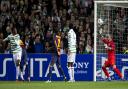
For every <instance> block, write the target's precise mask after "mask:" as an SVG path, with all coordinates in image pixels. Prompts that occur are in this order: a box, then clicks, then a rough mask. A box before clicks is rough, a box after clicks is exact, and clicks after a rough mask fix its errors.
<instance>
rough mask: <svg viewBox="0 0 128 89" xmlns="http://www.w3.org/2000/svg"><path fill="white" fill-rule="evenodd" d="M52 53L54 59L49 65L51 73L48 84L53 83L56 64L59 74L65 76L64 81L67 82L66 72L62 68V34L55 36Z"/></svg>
mask: <svg viewBox="0 0 128 89" xmlns="http://www.w3.org/2000/svg"><path fill="white" fill-rule="evenodd" d="M50 46H51V47H50V52H51V54H52V59H51V62H50V65H49V73H48V77H49V80H48V81H47V82H51V77H52V68H53V65H54V64H55V63H56V65H57V67H58V69H59V72H60V73H61V74H62V75H63V77H64V80H65V81H66V76H65V74H64V71H63V69H62V67H61V63H60V54H61V53H60V50H61V36H60V32H57V33H55V34H54V36H53V41H52V42H51V45H50Z"/></svg>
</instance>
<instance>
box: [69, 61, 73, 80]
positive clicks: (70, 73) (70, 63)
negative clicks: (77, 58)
mask: <svg viewBox="0 0 128 89" xmlns="http://www.w3.org/2000/svg"><path fill="white" fill-rule="evenodd" d="M71 65H72V62H68V74H69V81H72V80H73V78H72V68H71Z"/></svg>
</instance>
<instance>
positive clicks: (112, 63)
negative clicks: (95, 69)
mask: <svg viewBox="0 0 128 89" xmlns="http://www.w3.org/2000/svg"><path fill="white" fill-rule="evenodd" d="M113 65H115V58H112V59H108V60H107V61H105V66H107V67H109V66H113Z"/></svg>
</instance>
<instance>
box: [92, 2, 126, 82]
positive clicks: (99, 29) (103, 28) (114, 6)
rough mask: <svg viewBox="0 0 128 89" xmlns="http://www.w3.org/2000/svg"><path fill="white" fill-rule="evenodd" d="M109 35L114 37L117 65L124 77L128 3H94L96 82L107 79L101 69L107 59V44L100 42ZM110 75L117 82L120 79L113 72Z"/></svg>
mask: <svg viewBox="0 0 128 89" xmlns="http://www.w3.org/2000/svg"><path fill="white" fill-rule="evenodd" d="M108 34H111V35H112V36H113V40H114V42H115V46H116V48H115V50H116V53H115V55H116V60H117V61H116V65H117V67H119V69H120V71H122V74H123V76H124V77H126V75H125V72H124V70H125V69H124V67H125V66H126V64H128V63H126V61H125V64H123V63H122V58H125V59H128V56H126V55H124V54H123V51H124V50H123V48H124V47H126V48H127V49H128V1H95V3H94V81H99V80H104V79H105V78H106V77H105V75H104V73H103V71H102V69H101V67H102V65H103V63H104V61H105V60H106V58H107V52H106V49H105V46H104V45H105V44H104V43H103V42H102V41H101V40H99V35H100V36H102V37H107V35H108ZM109 72H110V75H111V76H112V77H114V79H115V80H119V77H118V76H117V75H116V74H115V73H114V72H111V69H109Z"/></svg>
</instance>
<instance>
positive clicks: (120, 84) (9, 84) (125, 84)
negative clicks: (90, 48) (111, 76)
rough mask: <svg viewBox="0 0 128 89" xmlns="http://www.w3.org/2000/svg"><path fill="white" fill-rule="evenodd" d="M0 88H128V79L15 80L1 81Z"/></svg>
mask: <svg viewBox="0 0 128 89" xmlns="http://www.w3.org/2000/svg"><path fill="white" fill-rule="evenodd" d="M0 89H128V81H111V82H75V83H68V82H52V83H45V82H41V81H38V82H14V81H0Z"/></svg>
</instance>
